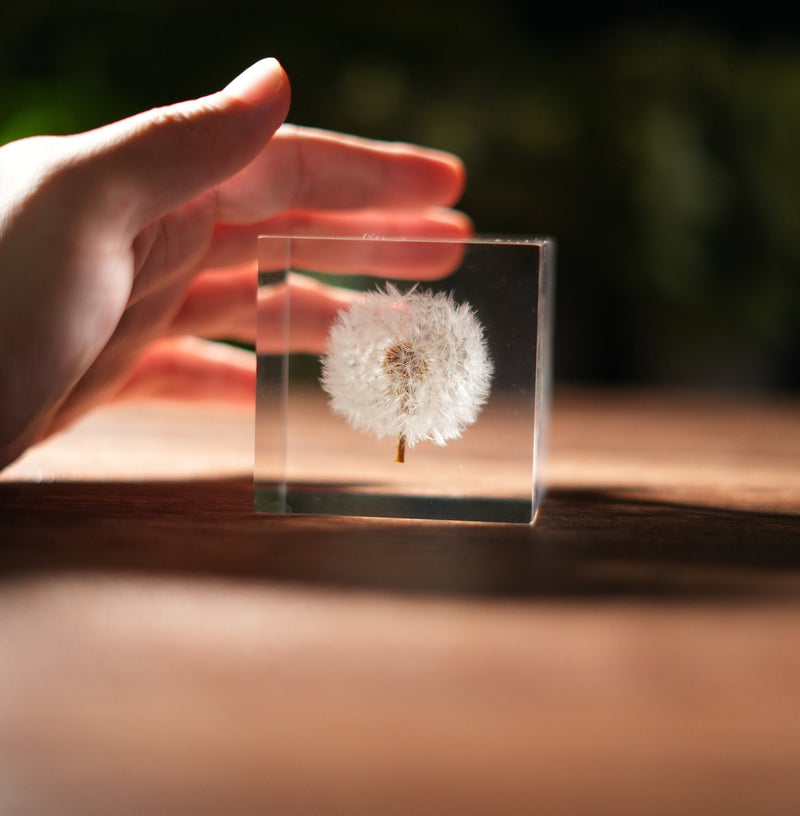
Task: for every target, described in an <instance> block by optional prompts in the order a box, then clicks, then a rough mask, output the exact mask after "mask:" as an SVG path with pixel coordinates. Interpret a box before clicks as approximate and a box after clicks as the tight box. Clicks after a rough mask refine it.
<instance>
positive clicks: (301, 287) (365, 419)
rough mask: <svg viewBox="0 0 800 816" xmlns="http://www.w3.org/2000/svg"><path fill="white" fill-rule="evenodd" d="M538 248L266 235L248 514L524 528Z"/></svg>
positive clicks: (530, 512)
mask: <svg viewBox="0 0 800 816" xmlns="http://www.w3.org/2000/svg"><path fill="white" fill-rule="evenodd" d="M554 267H555V246H554V244H553V242H552V241H551V240H550V239H546V238H529V239H518V240H507V239H493V238H473V239H467V240H433V239H411V238H406V239H396V238H378V237H364V238H328V237H297V236H295V237H290V236H261V237H260V238H259V282H258V338H257V353H258V393H257V406H256V455H255V507H256V509H257V510H262V511H265V512H272V513H301V514H314V515H336V516H378V517H395V518H418V519H451V520H461V521H490V522H518V523H528V524H529V523H532V522H533V521H534V520H535V518H536V513H537V510H538V507H539V503H540V501H541V498H542V496H543V493H544V484H545V478H544V454H545V449H546V436H547V419H548V412H549V397H550V376H551V375H550V369H551V365H550V360H551V350H552V349H551V346H552V313H553V287H554V275H555V268H554Z"/></svg>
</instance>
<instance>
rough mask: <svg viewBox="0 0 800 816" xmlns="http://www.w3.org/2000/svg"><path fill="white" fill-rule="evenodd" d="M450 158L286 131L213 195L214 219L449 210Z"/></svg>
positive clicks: (455, 168)
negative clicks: (312, 212)
mask: <svg viewBox="0 0 800 816" xmlns="http://www.w3.org/2000/svg"><path fill="white" fill-rule="evenodd" d="M464 177H465V175H464V167H463V165H462V163H461V161H460V160H459V159H458V158H456V157H455V156H453V155H451V154H449V153H444V152H441V151H438V150H429V149H426V148H421V147H416V146H414V145H408V144H393V143H386V142H376V141H371V140H369V139H360V138H356V137H354V136H345V135H342V134H337V133H328V132H326V131H322V130H314V129H311V128H300V127H295V126H292V125H284V126H283V127H282V128H281V129H280V130H279V131H278V133H277V134H276V135H275V137H274V138H273V139H272V141H271V142H270V143H269V145H267V146H266V147H265V148H264V150H263V151H262V152H261V153H260V154H259V155H258V156H257V157H256V158H255V159H254V160H253V161H252V162H251V163H250V164H249V165H248V166H247V167H246V168H245V169H244V170H242V171H241V172H240V173H238V174H237V175H236V176H234V177H233V178H231V179H229V180H228V181H227V182H225V183H224V184H222V185H221V186H220V188H219V189H218V202H217V203H218V217H219V219H220V220H222V221H226V222H228V223H232V224H243V223H252V222H256V221H262V220H264V219H266V218H271V217H272V216H274V215H277V214H278V213H281V212H286V211H289V210H364V209H416V208H419V207H430V206H450V205H452V204H454V203H455V202H456V201H457V200H458V199H459V198H460V196H461V193H462V192H463V188H464Z"/></svg>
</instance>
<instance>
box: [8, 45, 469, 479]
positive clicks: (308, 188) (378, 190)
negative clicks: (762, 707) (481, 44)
mask: <svg viewBox="0 0 800 816" xmlns="http://www.w3.org/2000/svg"><path fill="white" fill-rule="evenodd" d="M289 101H290V89H289V82H288V80H287V78H286V75H285V73H284V72H283V69H282V68H281V67H280V65H279V64H278V63H277V62H276V61H275V60H271V59H270V60H262V61H261V62H258V63H256V64H255V65H253V66H251V67H250V68H249V69H248V70H247V71H245V72H244V73H243V74H242V75H240V76H239V77H237V78H236V79H235V80H234V81H233V82H232V83H231V84H230V85H228V86H227V87H226V88H225V89H224V90H222V91H220V92H218V93H215V94H212V95H210V96H207V97H204V98H202V99H199V100H193V101H189V102H181V103H179V104H176V105H172V106H169V107H165V108H159V109H155V110H151V111H148V112H146V113H142V114H139V115H137V116H133V117H131V118H129V119H125V120H123V121H120V122H115V123H113V124H110V125H108V126H106V127H102V128H99V129H97V130H93V131H89V132H87V133H81V134H76V135H71V136H65V137H35V138H31V139H24V140H21V141H18V142H14V143H11V144H9V145H6V146H5V147H3V148H0V467H3V466H5V465H7V464H8V463H9V462H11V461H13V460H14V459H15V458H17V457H18V456H19V455H20V454H21V453H23V452H24V451H25V450H26V449H27V448H28V447H29V446H31V445H33V444H35V443H36V442H39V441H40V440H42V439H44V438H46V437H47V436H49V435H50V434H52V433H54V432H56V431H58V430H60V429H61V428H63V427H65V426H66V425H68V424H70V423H71V422H73V421H74V420H76V419H77V418H79V417H80V416H82V415H83V414H85V413H86V412H87V411H89V410H91V409H93V408H95V407H96V406H98V405H100V404H102V403H104V402H108V401H110V400H116V399H123V398H133V397H136V398H141V397H158V396H164V397H171V398H182V399H204V398H220V397H222V398H225V399H230V400H239V401H241V400H252V399H253V394H254V390H255V361H254V356H253V355H252V354H250V353H248V352H245V351H242V350H240V349H234V348H232V347H230V346H225V345H221V344H219V343H212V342H210V341H209V340H208V339H207V338H214V337H225V338H229V339H240V340H244V341H250V342H253V341H254V339H255V334H256V326H257V323H261V327H262V332H264V333H265V336H266V337H267V341H266V342H267V343H269V327H270V325H271V322H272V317H273V316H274V315H275V314H277V313H278V310H279V309H280V298H281V297H285V296H286V293H285V292H284V293H276V294H275V296H274V297H270V296H266V297H263V298H260V299H259V304H258V317H257V316H256V310H255V309H254V308H253V304H254V302H255V299H256V298H255V287H256V274H255V273H256V266H255V259H254V256H255V249H256V240H255V239H256V236H257V235H259V234H262V233H266V234H270V233H272V234H279V233H286V232H288V233H291V234H300V235H302V234H312V235H313V234H323V235H344V236H346V235H355V236H358V235H363V234H365V233H367V234H372V233H376V234H383V235H392V234H399V235H412V236H413V235H417V236H425V237H446V238H460V237H465V236H467V235H468V234H469V233H470V223H469V221H468V219H467V218H466V217H465V216H463V215H462V214H460V213H458V212H456V211H454V210H452V209H449V208H450V207H451V206H452V205H453V204H454V203H455V201H457V200H458V198H459V197H460V195H461V192H462V189H463V183H464V171H463V167H462V165H461V163H460V161H459V160H458V159H457V158H455V157H454V156H451V155H449V154H446V153H441V152H439V151H433V150H426V149H423V148H419V147H416V146H412V145H404V144H387V143H380V142H373V141H368V140H363V139H357V138H355V137H351V136H344V135H341V134H333V133H328V132H325V131H319V130H313V129H307V128H300V127H294V126H290V125H285V124H283V123H284V119H285V117H286V115H287V112H288V109H289ZM317 261H318V262H319V264H320V265H321V266H322V267H324V257H323V258H319V259H317ZM372 261H373V263H372V266H373V268H374V271H380V268H381V265H382V264H386V265H387V267H388V268H390V269H392V270H393V271H394V272H395V273H398V274H411V271H410V269H405V268H403V267H402V264H400V265H399V266H398V259H397V258H380V257H378V258H374V259H372ZM414 263H415V265H416V266H415V269H416V273H417V274H420V271H421V276H425V275H427V276H429V277H436V276H438V275H442V274H446V272H447V269H446V266H447V263H444V262H443V261H442V259H441V258H438V259H437V258H430V259H425V258H415V259H414ZM338 264H339V266H338V268H332V269H331V271H346V270H345V269H344V268H343V266H342V264H341V259H339V261H338ZM426 264H427V265H426ZM291 289H292V297H291V304H292V312H293V321H294V323H295V324H296V327H297V331H296V332H295V333H294V335H293V336H294V337H296V338H297V340H296V342H297V344H298V345H299V346H300V347H301V348H302V349H303V350H319V349H320V348H321V345H322V343H323V342H324V337H325V334H326V333H327V325H328V323H329V322H330V319H331V318H332V316H333V315H334V314H335V312H336V309H337V308H339V307H340V306H341V305H342V303H343V302H345V301H346V300H347V297H348V295H347V293H346V292H344V291H343V290H337V289H334V288H332V287H326V286H322V285H320V284H318V283H314V282H311V281H308V280H304V279H299V278H294V279H293V280H292V282H291Z"/></svg>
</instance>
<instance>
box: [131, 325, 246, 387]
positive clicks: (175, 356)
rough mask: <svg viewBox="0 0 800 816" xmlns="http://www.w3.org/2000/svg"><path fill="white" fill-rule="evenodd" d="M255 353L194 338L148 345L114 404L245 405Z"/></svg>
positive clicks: (173, 339)
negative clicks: (160, 401)
mask: <svg viewBox="0 0 800 816" xmlns="http://www.w3.org/2000/svg"><path fill="white" fill-rule="evenodd" d="M255 383H256V361H255V355H254V354H253V353H251V352H248V351H243V350H242V349H238V348H234V347H233V346H227V345H224V344H222V343H213V342H210V341H208V340H199V339H197V338H195V337H181V338H171V339H168V340H161V341H159V342H157V343H153V344H151V345H150V346H149V347H148V349H147V350H146V351H145V352H144V354H142V356H141V357H140V359H139V361H138V363H137V364H136V367H135V368H134V369H133V372H132V373H131V376H130V377H129V378H128V380H127V381H126V383H125V385H123V387H122V388H121V389H120V390H119V391H118V392H117V395H116V397H115V400H124V399H145V398H148V399H152V398H159V399H172V400H187V401H196V400H221V401H224V402H233V403H249V402H252V401H253V399H254V397H255Z"/></svg>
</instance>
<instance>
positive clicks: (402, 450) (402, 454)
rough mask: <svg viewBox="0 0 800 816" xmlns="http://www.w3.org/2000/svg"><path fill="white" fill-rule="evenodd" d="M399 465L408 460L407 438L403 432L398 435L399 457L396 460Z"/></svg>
mask: <svg viewBox="0 0 800 816" xmlns="http://www.w3.org/2000/svg"><path fill="white" fill-rule="evenodd" d="M394 461H395V462H397V464H398V465H402V464H403V462H405V461H406V438H405V437H404V436H403V434H400V436H398V437H397V458H396V459H395V460H394Z"/></svg>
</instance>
